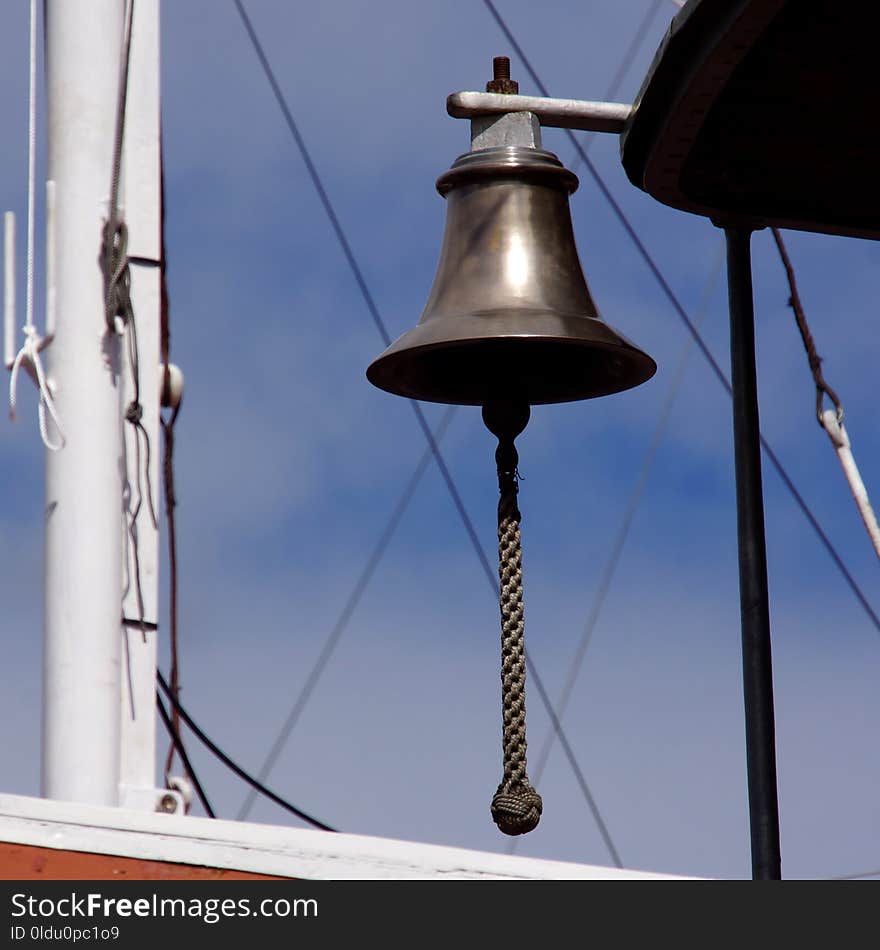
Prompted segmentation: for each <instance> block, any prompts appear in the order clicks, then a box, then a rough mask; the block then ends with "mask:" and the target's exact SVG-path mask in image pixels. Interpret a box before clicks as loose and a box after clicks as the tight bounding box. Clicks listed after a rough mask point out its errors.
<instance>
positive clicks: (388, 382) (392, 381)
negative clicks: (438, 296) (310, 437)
mask: <svg viewBox="0 0 880 950" xmlns="http://www.w3.org/2000/svg"><path fill="white" fill-rule="evenodd" d="M557 319H558V317H557ZM571 319H573V320H577V321H578V322H579V323H581V324H582V323H583V322H584V320H585V319H586V320H589V328H590V329H591V330H593V329H600V330H604V331H605V333H604V334H603V336H606V335H607V336H606V339H602V338H601V337H596V336H592V337H590V336H576V335H567V334H564V333H542V332H522V333H509V334H503V335H497V334H487V333H482V334H479V335H474V336H468V335H463V336H460V337H456V338H453V339H444V340H431V339H430V338H428V339H423V338H424V337H425V336H427V335H428V334H427V333H426V332H425V331H428V330H430V329H431V327H430V322H429V323H427V324H419V325H417V326H415V327H413V329H411V330H409V331H408V332H406V333H404V334H403V335H402V336H401V337H399V338H398V339H397V340H396V341H395V342H394V343H392V344H391V346H389V347H388V349H386V350H385V352H384V353H382V354H381V355H380V356H378V357H377V358H376V359H375V360H374V361H373V362H372V363H371V364H370V365H369V367H367V371H366V376H367V379H368V380H369V381H370V382H371V383H372V384H373V385H374V386H376V387H377V388H378V389H382V390H384V391H385V392H388V393H392V394H393V395H396V396H403V397H406V398H409V399H417V400H419V401H422V402H434V403H442V404H445V405H462V406H480V405H485V403H486V402H487V401H489V400H491V399H495V398H497V397H498V396H499V395H519V396H521V397H523V398H525V399H526V401H528V403H529V404H530V405H533V406H537V405H553V404H556V403H565V402H578V401H580V400H584V399H595V398H598V397H600V396H610V395H613V394H614V393H618V392H625V391H626V390H628V389H633V388H635V387H636V386H640V385H641V384H642V383H645V382H647V381H648V380H649V379H651V377H652V376H654V374H655V373H656V372H657V364H656V362H655V361H654V360H653V358H652V357H650V356H649V355H648V354H647V353H645V352H644V351H642V350H640V349H639V348H638V347H637V346H635V345H633V344H632V343H630V342H629V340H627V339H626V338H625V337H622V336H620V334H618V333H616V332H615V331H614V330H612V329H611V328H610V327H609V326H608V325H607V324H606V323H604V322H603V321H602V320H600V319H599V318H598V317H592V318H585V317H583V316H580V315H578V316H574V317H571ZM593 324H597V325H598V327H594V326H593ZM418 331H423V332H421V333H419V332H418ZM420 338H422V339H420ZM536 343H537V344H539V345H540V346H541V348H542V349H543V350H545V351H550V350H554V351H558V353H559V354H564V357H565V358H564V359H563V360H560V370H561V372H560V377H559V378H557V379H554V380H553V382H552V383H550V384H547V383H546V382H543V383H540V384H537V385H530V384H528V383H521V382H518V381H517V379H516V378H511V379H510V380H509V388H508V386H507V382H504V383H502V384H498V383H493V382H491V381H490V380H489V378H488V376H487V379H486V381H485V389H483V390H480V392H479V393H478V392H477V390H479V389H480V385H479V384H476V383H474V384H469V383H468V382H466V381H465V382H462V380H461V379H460V378H459V379H454V380H453V381H451V382H446V383H443V384H442V385H441V384H437V383H433V384H432V383H426V382H425V381H424V380H425V378H426V377H427V378H429V379H430V378H432V377H434V376H435V375H436V377H439V378H441V379H444V378H447V377H449V376H451V375H452V374H448V373H445V372H440V373H437V374H434V373H432V372H430V371H428V372H427V373H424V374H422V375H419V373H418V372H416V373H415V377H414V376H413V370H414V368H416V367H418V368H420V369H421V368H423V367H424V366H425V365H426V364H432V363H434V362H436V361H437V360H435V357H437V358H439V360H440V361H442V360H443V355H444V354H445V353H448V351H450V350H458V351H460V352H459V354H457V355H459V356H460V355H462V354H463V353H464V351H469V353H468V355H469V356H471V357H473V356H475V355H476V353H477V352H478V351H479V350H481V349H482V350H483V351H484V352H487V353H488V352H489V351H493V354H492V355H493V357H494V356H497V353H498V351H499V350H507V351H508V352H509V353H513V352H514V350H512V349H510V348H511V347H513V348H519V347H520V346H522V345H528V346H529V347H530V348H531V349H532V350H533V351H534V348H535V344H536ZM575 350H577V351H580V355H581V356H582V357H584V356H585V354H589V353H592V354H594V355H599V354H603V355H607V354H612V355H613V357H615V358H616V359H614V360H609V361H607V362H606V364H605V366H604V367H603V368H604V370H605V371H604V373H598V374H595V375H594V376H593V385H590V373H589V370H590V366H589V363H590V361H589V359H588V358H583V360H582V361H581V362H582V367H581V366H579V367H578V369H580V371H579V372H578V371H575V368H574V365H573V364H572V360H571V358H572V356H573V355H574V351H575ZM487 362H489V361H487ZM575 362H578V361H575ZM614 364H616V366H615V365H614ZM542 390H543V395H542Z"/></svg>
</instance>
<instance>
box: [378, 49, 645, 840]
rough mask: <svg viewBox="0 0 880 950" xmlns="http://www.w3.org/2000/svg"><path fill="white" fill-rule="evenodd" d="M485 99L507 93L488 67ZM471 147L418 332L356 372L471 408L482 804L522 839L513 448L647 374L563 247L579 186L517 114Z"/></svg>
mask: <svg viewBox="0 0 880 950" xmlns="http://www.w3.org/2000/svg"><path fill="white" fill-rule="evenodd" d="M494 65H495V79H494V81H493V82H490V83H489V84H488V85H487V91H490V92H515V91H516V84H515V83H513V82H511V81H510V79H509V75H510V74H509V61H507V59H506V57H497V58H496V59H495V64H494ZM472 141H473V146H474V147H473V148H472V150H471V151H470V152H468V153H466V154H464V155H461V156H460V157H459V158H458V159H456V161H455V162H454V163H453V165H452V167H451V168H450V169H449V170H448V171H447V172H446V173H445V174H443V175H441V176H440V178H439V179H438V180H437V190H438V191H439V192H440V194H441V195H443V197H444V198H445V199H446V202H447V214H446V230H445V234H444V237H443V246H442V250H441V252H440V262H439V265H438V267H437V274H436V276H435V278H434V284H433V286H432V288H431V292H430V295H429V297H428V302H427V304H426V306H425V309H424V311H423V312H422V315H421V319H420V320H419V322H418V325H417V326H415V327H414V328H413V329H411V330H409V331H407V332H406V333H404V334H403V336H401V337H400V338H399V339H398V340H396V341H395V342H394V343H392V344H391V346H389V347H388V349H387V350H385V352H384V353H382V354H381V356H379V357H378V358H377V359H376V360H375V361H374V362H373V363H372V364H371V365H370V367H369V368H368V369H367V378H368V379H369V380H370V382H371V383H373V384H374V385H375V386H378V387H379V388H380V389H384V390H386V391H388V392H390V393H394V394H396V395H399V396H407V397H409V398H411V399H418V400H425V401H428V402H439V403H452V404H461V405H472V406H482V407H483V419H484V421H485V423H486V425H487V427H488V428H489V429H490V431H492V432H493V433H494V434H495V435H496V436H497V437H498V450H497V452H496V463H497V468H498V478H499V487H500V490H501V501H500V503H499V510H498V527H499V556H500V565H499V575H500V594H501V612H502V666H503V669H502V682H503V684H504V685H503V693H504V695H503V715H504V729H503V733H504V737H503V738H504V779H503V780H502V783H501V785H500V786H499V788H498V792H497V793H496V795H495V798H494V799H493V802H492V814H493V818H494V819H495V821H496V824H497V825H498V827H499V828H500V829H501V830H502V831H503V832H505V833H507V834H522V833H524V832H527V831H530V830H531V829H532V828H534V827H535V826H536V825H537V823H538V819H539V818H540V814H541V809H542V803H541V798H540V796H539V795H538V793H537V792H536V791H535V790H534V789H533V788H532V787H531V785H530V783H529V781H528V777H527V775H526V768H525V702H524V686H525V653H524V645H523V619H522V596H521V552H520V545H519V521H520V515H519V510H518V507H517V503H516V496H517V490H518V485H517V470H516V466H517V454H516V449H515V447H514V439H515V438H516V436H517V435H519V433H520V432H521V431H522V430H523V429H524V428H525V425H526V423H527V422H528V418H529V412H530V406H533V405H541V404H546V403H557V402H570V401H574V400H579V399H591V398H594V397H596V396H605V395H609V394H611V393H616V392H620V391H622V390H625V389H630V388H632V387H634V386H638V385H640V384H641V383H643V382H645V381H646V380H648V379H650V377H651V376H653V375H654V372H655V371H656V368H657V367H656V364H655V363H654V361H653V360H652V359H651V357H650V356H648V355H647V354H646V353H644V352H642V350H640V349H638V347H636V346H634V345H633V344H632V343H630V342H629V341H628V340H626V339H625V338H624V337H623V336H621V335H620V334H619V333H618V332H617V331H615V330H613V329H612V328H611V327H610V326H608V324H607V323H605V322H604V321H603V320H602V319H601V317H600V316H599V311H598V309H597V307H596V304H595V303H594V301H593V298H592V296H591V295H590V291H589V289H588V287H587V283H586V280H585V279H584V275H583V271H582V269H581V264H580V259H579V257H578V252H577V248H576V246H575V240H574V234H573V231H572V224H571V213H570V210H569V204H568V196H569V195H570V194H571V193H572V192H574V191H575V189H576V188H577V185H578V179H577V177H576V176H575V175H574V173H573V172H571V171H569V170H568V169H566V168H565V167H564V166H563V165H562V163H561V162H560V161H559V159H558V158H557V157H556V156H555V155H554V154H553V153H551V152H548V151H545V150H544V149H543V148H542V147H541V143H540V130H539V128H538V123H537V119H535V117H534V116H531V115H530V114H527V113H509V114H506V115H503V116H501V117H500V118H494V119H491V120H490V119H484V120H483V121H478V120H474V122H473V124H472Z"/></svg>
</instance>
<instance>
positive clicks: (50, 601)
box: [42, 0, 125, 805]
mask: <svg viewBox="0 0 880 950" xmlns="http://www.w3.org/2000/svg"><path fill="white" fill-rule="evenodd" d="M44 10H45V33H46V45H45V49H46V80H47V81H46V102H47V109H48V115H47V122H46V127H47V130H48V141H47V151H48V155H47V159H48V178H49V179H50V180H52V181H54V182H55V183H56V187H57V201H56V207H55V216H54V217H55V221H54V225H55V226H54V231H55V241H56V242H57V261H56V267H55V284H56V288H57V317H56V320H57V323H56V327H55V342H54V343H53V345H52V346H51V347H49V348H48V349H47V351H46V352H47V354H48V375H49V378H50V379H51V381H52V383H53V385H54V394H55V395H54V398H55V403H56V406H57V408H58V411H59V413H60V415H61V417H62V418H63V419H64V425H65V434H66V444H65V445H64V448H62V449H61V450H60V451H58V452H48V453H47V455H46V515H45V520H46V536H45V537H46V550H45V631H44V636H45V639H44V646H45V649H44V661H43V663H44V665H43V688H44V693H43V775H42V789H43V795H44V796H45V797H47V798H54V799H65V800H69V801H79V802H88V803H92V804H104V805H116V804H117V803H118V800H119V793H118V782H119V743H120V724H119V706H120V675H121V669H120V666H121V664H120V655H121V645H122V638H121V636H120V632H119V624H120V614H121V609H122V577H121V571H120V564H121V561H122V528H123V526H122V521H121V508H122V501H121V499H122V474H121V469H120V463H121V459H122V421H121V405H120V390H121V359H120V349H121V338H120V337H118V336H117V335H110V334H108V333H107V332H106V327H105V320H104V290H103V281H102V276H101V271H100V268H99V267H98V265H97V261H98V259H99V255H100V249H101V239H102V228H103V225H104V219H105V216H106V215H107V201H108V196H109V190H110V177H111V169H112V149H113V139H114V129H115V123H116V110H117V101H116V100H117V91H118V84H119V66H120V53H121V48H122V27H123V15H124V10H125V5H124V4H123V3H121V2H119V0H46V4H45V7H44Z"/></svg>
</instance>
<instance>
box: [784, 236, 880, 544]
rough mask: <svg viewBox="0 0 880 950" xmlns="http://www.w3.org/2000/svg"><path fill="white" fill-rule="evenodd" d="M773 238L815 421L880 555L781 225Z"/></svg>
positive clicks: (879, 530)
mask: <svg viewBox="0 0 880 950" xmlns="http://www.w3.org/2000/svg"><path fill="white" fill-rule="evenodd" d="M770 231H771V233H772V234H773V240H774V241H775V242H776V248H777V250H778V251H779V256H780V258H781V259H782V266H783V268H784V269H785V274H786V277H787V278H788V288H789V298H788V303H789V306H790V307H791V309H792V310H793V311H794V317H795V320H796V322H797V327H798V331H799V332H800V335H801V340H802V341H803V344H804V349H805V350H806V351H807V362H808V363H809V365H810V372H811V373H812V374H813V382H814V383H815V386H816V421H817V422H818V423H819V425H820V426H821V427H822V428H823V429H824V430H825V432H826V433H827V434H828V438H829V439H831V444H832V445H833V446H834V450H835V452H836V454H837V457H838V459H839V460H840V464H841V466H842V467H843V473H844V476H845V477H846V480H847V483H848V485H849V489H850V492H851V493H852V496H853V500H854V501H855V503H856V508H857V509H858V512H859V515H860V516H861V519H862V522H863V523H864V525H865V530H866V531H867V532H868V537H869V538H870V539H871V544H872V546H873V548H874V551H875V553H876V554H877V556H878V557H880V525H878V524H877V516H876V515H875V514H874V509H873V508H872V507H871V502H870V499H869V498H868V490H867V489H866V488H865V483H864V482H863V481H862V476H861V474H860V473H859V469H858V466H857V465H856V460H855V458H853V454H852V446H851V444H850V441H849V436H848V435H847V432H846V429H845V428H844V425H843V405H842V404H841V402H840V399H839V398H838V396H837V393H836V392H835V391H834V390H833V389H832V388H831V387H830V386H829V385H828V383H827V382H826V381H825V377H824V375H823V374H822V358H821V357H820V356H819V354H818V353H817V352H816V344H815V342H814V340H813V334H812V333H811V332H810V326H809V324H808V323H807V315H806V314H805V313H804V306H803V304H802V303H801V298H800V294H799V293H798V288H797V280H796V279H795V274H794V267H793V266H792V263H791V259H790V258H789V256H788V251H787V250H786V247H785V242H784V241H783V239H782V234H781V233H780V231H779V228H771V229H770ZM826 396H827V397H828V398H829V399H830V400H831V402H832V403H833V404H834V410H833V411H832V410H830V409H823V408H822V407H823V405H824V402H825V397H826Z"/></svg>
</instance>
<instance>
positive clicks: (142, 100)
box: [120, 0, 180, 811]
mask: <svg viewBox="0 0 880 950" xmlns="http://www.w3.org/2000/svg"><path fill="white" fill-rule="evenodd" d="M159 149H160V146H159V0H137V2H136V3H135V5H134V17H133V21H132V34H131V61H130V65H129V72H128V102H127V106H126V120H125V138H124V148H123V162H122V182H123V194H124V196H125V201H124V214H123V217H124V220H125V223H126V225H127V226H128V253H129V256H130V257H132V258H135V259H136V260H137V262H138V263H133V264H132V265H131V302H132V307H133V310H134V315H135V325H136V327H137V339H138V354H139V365H140V393H139V395H140V402H141V405H142V407H143V417H142V419H141V426H142V428H143V432H145V433H146V436H147V439H148V440H149V446H150V459H149V462H150V465H149V474H148V476H147V473H146V472H145V470H144V469H145V465H146V461H147V459H146V454H145V449H146V444H145V441H144V437H143V433H140V434H139V433H138V432H137V430H135V428H134V427H133V426H131V425H129V424H127V423H126V425H125V429H124V439H125V469H126V480H127V482H128V485H129V489H130V490H129V492H127V496H128V505H127V508H128V511H127V512H126V519H128V517H129V515H130V512H132V511H133V510H134V506H135V505H136V503H137V486H138V485H140V493H141V495H142V502H141V506H140V512H139V514H138V517H137V522H136V537H137V550H135V545H134V544H133V542H132V538H131V536H130V534H129V535H127V543H126V545H125V551H124V553H123V558H124V561H123V563H124V565H125V566H124V575H123V581H124V589H123V601H122V608H123V609H122V613H123V617H124V618H125V620H126V623H125V625H124V627H123V631H122V637H123V663H122V735H121V742H122V745H121V760H120V804H122V805H125V806H127V807H131V808H138V809H145V810H148V811H154V810H156V808H157V807H160V808H161V809H162V810H163V811H165V810H170V811H174V810H176V809H177V808H178V807H179V805H180V803H179V802H178V800H177V796H175V795H173V794H171V793H169V792H167V791H160V790H157V789H156V787H155V786H156V781H155V772H156V639H157V630H156V625H157V621H158V609H159V604H158V600H159V594H158V574H159V532H158V530H157V527H156V525H154V524H153V521H152V518H151V514H150V501H149V498H148V497H147V492H148V491H149V493H150V496H149V497H150V498H152V501H153V505H154V506H155V513H156V516H157V518H158V517H159V515H160V501H161V496H160V492H159V459H160V456H161V452H162V444H161V441H160V436H159V361H160V353H159V313H160V307H161V301H160V271H159V257H160V254H161V206H162V195H161V178H160V150H159ZM124 360H125V363H124V365H125V371H124V383H123V393H124V401H123V405H128V403H129V402H130V401H131V399H132V398H133V397H134V389H133V386H132V377H131V367H130V366H129V364H128V358H127V353H126V354H125V356H124ZM137 439H140V447H138V445H137V441H136V440H137ZM138 453H140V454H138ZM138 461H140V468H141V470H140V473H139V472H138ZM126 523H127V521H126ZM135 556H136V557H135ZM141 609H143V619H144V620H145V621H146V626H145V627H144V628H143V629H141V627H139V626H136V625H135V623H133V621H139V620H140V619H141V617H140V616H139V614H140V611H141Z"/></svg>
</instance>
